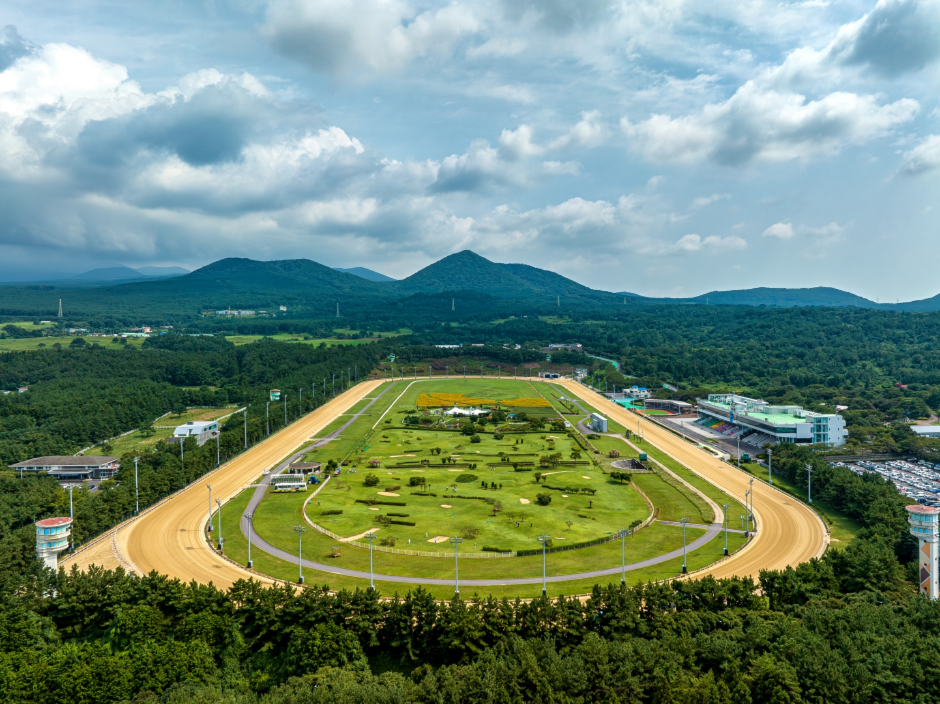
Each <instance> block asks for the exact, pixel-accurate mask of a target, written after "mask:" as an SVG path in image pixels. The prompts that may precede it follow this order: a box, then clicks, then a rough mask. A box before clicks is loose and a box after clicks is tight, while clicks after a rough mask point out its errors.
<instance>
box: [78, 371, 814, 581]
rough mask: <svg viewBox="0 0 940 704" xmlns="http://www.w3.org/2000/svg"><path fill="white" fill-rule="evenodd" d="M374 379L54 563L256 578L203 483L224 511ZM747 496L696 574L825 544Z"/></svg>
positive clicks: (732, 480)
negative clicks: (744, 527) (225, 546)
mask: <svg viewBox="0 0 940 704" xmlns="http://www.w3.org/2000/svg"><path fill="white" fill-rule="evenodd" d="M487 381H493V380H492V379H487ZM531 381H535V380H534V379H533V380H531ZM382 383H383V382H381V381H368V382H363V383H361V384H359V385H358V386H355V387H353V388H352V389H350V390H349V391H347V392H346V393H344V394H342V395H340V396H338V397H337V398H335V399H333V400H332V401H330V402H329V403H327V404H325V405H324V406H322V407H320V408H318V409H317V410H316V411H313V412H312V413H310V414H308V415H307V416H305V417H304V418H302V419H300V420H298V421H297V422H295V423H293V424H292V425H290V426H288V427H287V428H285V429H284V430H281V431H280V432H278V433H276V434H275V435H272V436H271V437H270V438H268V439H267V440H265V441H264V442H262V443H260V444H258V445H256V446H255V447H253V448H251V449H249V450H248V451H247V452H245V453H244V454H242V455H239V456H238V457H236V458H235V459H233V460H232V461H230V462H228V463H227V464H225V465H223V466H222V467H220V468H219V469H217V470H215V471H214V472H213V473H211V474H209V475H207V476H206V477H203V479H202V480H200V481H198V482H197V483H195V484H193V485H191V486H189V487H187V488H186V489H183V490H182V491H180V492H179V493H178V494H176V495H175V496H173V497H171V498H169V499H168V500H165V501H164V502H162V503H160V504H157V505H156V506H153V507H151V508H150V509H148V510H146V511H144V512H143V513H142V514H141V515H140V516H139V517H138V518H137V519H136V520H133V521H130V522H129V523H126V524H123V525H122V526H119V527H118V528H117V529H115V530H113V531H111V532H110V533H108V534H106V535H105V536H103V538H102V539H101V540H99V541H98V542H96V543H94V544H92V545H91V546H89V547H88V548H85V549H83V550H80V551H79V552H78V553H76V554H75V555H74V556H71V557H69V558H67V559H66V560H63V561H61V563H60V564H62V566H63V567H65V568H66V569H70V567H71V565H72V564H75V565H78V567H79V568H80V569H85V568H87V567H88V565H90V564H96V565H100V566H102V567H107V568H115V567H118V566H119V565H120V566H123V567H125V569H134V570H136V571H138V572H140V573H148V572H150V571H151V570H156V571H157V572H159V573H161V574H165V575H169V576H170V577H178V578H180V579H181V580H183V581H189V580H196V581H197V582H201V583H208V582H213V583H214V584H216V585H217V586H219V587H222V588H225V587H227V586H229V585H231V584H233V583H234V582H235V581H236V580H238V579H243V578H246V577H248V576H251V575H253V576H254V577H255V578H258V575H257V574H254V573H251V572H249V571H248V570H246V569H244V568H241V567H239V566H237V565H234V564H232V563H230V562H228V561H227V560H225V559H223V558H222V557H220V556H219V555H218V554H216V553H215V552H214V551H213V550H211V549H209V547H208V546H207V545H206V542H205V540H204V539H203V538H202V530H203V527H204V525H205V521H206V519H207V516H208V510H209V495H208V489H207V488H206V485H207V484H211V485H212V499H213V504H214V503H215V499H216V498H219V499H222V501H223V511H224V510H225V509H224V502H226V501H227V500H228V499H230V498H232V497H234V496H235V495H237V494H238V493H239V492H240V491H241V490H242V489H243V488H245V487H246V486H247V485H248V484H250V483H251V482H252V481H254V480H256V479H257V478H258V477H259V476H261V473H262V471H263V470H265V469H268V468H271V467H274V466H275V465H276V464H277V463H278V462H280V461H281V460H283V459H284V458H285V457H287V456H288V455H289V454H290V453H291V452H292V451H294V450H295V449H297V448H298V447H300V446H301V444H302V443H304V442H305V441H306V440H308V439H309V438H311V437H313V436H314V435H315V434H316V433H318V432H320V431H321V430H322V429H323V428H325V427H326V426H327V425H329V424H330V423H331V422H332V421H333V420H334V419H335V418H336V417H337V416H338V415H339V414H341V413H344V412H346V411H347V410H349V409H350V408H351V407H352V406H353V405H355V404H356V403H357V402H358V401H359V400H361V399H362V398H364V397H366V396H368V395H370V393H371V392H373V391H374V390H375V389H376V388H377V387H379V386H380V385H381V384H382ZM553 383H557V384H558V385H559V386H562V387H565V388H567V389H568V390H570V391H571V392H572V394H574V395H576V396H580V397H581V398H583V399H584V400H585V401H587V402H588V403H590V404H592V405H593V406H594V407H595V408H597V409H598V410H599V411H601V412H602V413H603V414H604V415H607V416H609V417H610V418H612V419H614V420H616V421H617V422H619V423H621V424H622V425H624V426H625V427H627V428H630V429H633V428H635V427H636V423H637V420H638V418H639V417H638V416H636V415H634V414H633V413H631V412H629V411H627V410H626V409H623V408H622V407H620V406H618V405H616V404H614V403H612V402H611V401H609V400H608V399H606V398H604V397H603V396H601V395H599V394H596V393H594V392H593V391H590V390H589V389H587V388H586V387H584V386H582V385H581V384H578V383H577V382H574V381H571V380H567V379H556V380H553ZM640 424H641V427H642V429H643V433H644V437H645V439H646V440H647V441H649V442H651V443H652V444H653V445H655V446H656V447H658V448H659V449H660V450H662V451H663V452H665V453H667V454H668V455H670V456H671V457H673V458H674V459H675V460H677V461H679V462H681V463H682V464H684V465H685V466H687V467H689V468H690V469H692V470H693V471H695V472H696V473H698V474H699V475H700V476H702V477H704V478H705V479H707V480H709V481H711V482H712V483H713V484H715V485H716V486H718V487H719V488H721V489H723V490H724V491H726V492H727V493H729V494H731V495H733V496H735V497H736V498H739V499H741V500H742V501H743V499H744V492H745V491H746V490H747V489H748V487H749V483H748V482H749V479H750V477H749V475H747V474H745V473H744V472H742V471H740V470H737V469H735V468H733V467H732V466H731V465H728V464H725V463H724V462H722V461H720V460H718V459H717V458H715V457H713V456H712V455H710V454H709V453H707V452H705V451H703V450H699V449H698V448H696V447H695V446H694V445H692V444H690V443H688V442H685V441H684V440H682V439H681V438H679V437H677V436H675V435H673V434H672V433H670V432H669V431H667V430H665V429H664V428H662V427H660V426H657V425H656V424H655V423H653V422H651V421H649V420H647V419H642V420H640ZM754 494H755V499H754V514H755V516H756V517H757V522H758V532H757V534H756V536H755V538H754V539H753V540H752V541H751V542H750V543H749V544H748V545H747V546H746V547H745V548H743V549H742V550H740V551H738V553H736V554H735V555H733V556H732V557H730V558H728V559H726V560H724V561H722V562H719V563H716V564H715V565H713V566H711V567H709V568H707V569H705V570H702V571H699V572H697V573H696V576H700V575H702V574H712V575H714V576H715V577H727V576H731V575H739V576H745V575H750V576H754V577H756V576H757V574H758V572H759V571H760V570H761V569H766V568H772V569H779V568H782V567H785V566H787V565H796V564H798V563H800V562H805V561H807V560H809V559H810V558H812V557H814V556H819V555H821V554H822V552H823V551H824V550H825V548H826V545H827V542H828V534H827V533H826V529H825V526H824V525H823V523H822V521H821V519H820V518H819V517H818V516H817V515H816V514H815V513H813V512H812V511H811V510H810V509H809V508H808V507H806V506H804V505H802V504H801V503H799V502H798V501H796V500H795V499H793V498H791V497H789V496H788V495H786V494H784V493H782V492H780V491H777V490H775V489H772V488H770V487H768V486H766V485H763V484H761V483H759V482H756V481H755V482H754Z"/></svg>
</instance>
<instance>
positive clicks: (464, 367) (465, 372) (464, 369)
mask: <svg viewBox="0 0 940 704" xmlns="http://www.w3.org/2000/svg"><path fill="white" fill-rule="evenodd" d="M463 378H464V379H466V378H467V365H466V364H464V365H463Z"/></svg>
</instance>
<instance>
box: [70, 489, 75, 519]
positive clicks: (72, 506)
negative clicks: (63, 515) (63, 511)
mask: <svg viewBox="0 0 940 704" xmlns="http://www.w3.org/2000/svg"><path fill="white" fill-rule="evenodd" d="M74 488H75V485H74V484H69V519H74V518H75V510H74V504H72V489H74Z"/></svg>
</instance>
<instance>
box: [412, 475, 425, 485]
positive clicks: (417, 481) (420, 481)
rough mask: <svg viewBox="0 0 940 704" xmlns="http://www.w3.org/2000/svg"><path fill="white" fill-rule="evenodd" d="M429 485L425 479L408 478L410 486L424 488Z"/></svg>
mask: <svg viewBox="0 0 940 704" xmlns="http://www.w3.org/2000/svg"><path fill="white" fill-rule="evenodd" d="M427 483H428V480H427V479H425V478H424V477H408V486H424V485H425V484H427Z"/></svg>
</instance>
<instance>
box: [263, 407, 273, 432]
mask: <svg viewBox="0 0 940 704" xmlns="http://www.w3.org/2000/svg"><path fill="white" fill-rule="evenodd" d="M264 413H265V415H264V417H265V420H266V421H267V423H268V432H267V433H266V434H267V435H270V434H271V402H270V401H268V405H267V407H266V408H265V412H264Z"/></svg>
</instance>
